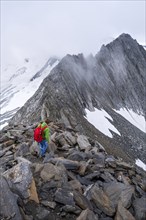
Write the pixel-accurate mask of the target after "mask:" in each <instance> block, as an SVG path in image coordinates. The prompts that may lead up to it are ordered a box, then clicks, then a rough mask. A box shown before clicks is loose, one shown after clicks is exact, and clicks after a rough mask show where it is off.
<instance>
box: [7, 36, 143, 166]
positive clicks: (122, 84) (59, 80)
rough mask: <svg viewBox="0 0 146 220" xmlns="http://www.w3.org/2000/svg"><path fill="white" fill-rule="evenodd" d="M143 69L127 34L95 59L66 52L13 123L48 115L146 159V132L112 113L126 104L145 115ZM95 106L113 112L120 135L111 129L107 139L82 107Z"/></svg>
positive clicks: (139, 50) (117, 151)
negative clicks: (87, 118) (87, 117)
mask: <svg viewBox="0 0 146 220" xmlns="http://www.w3.org/2000/svg"><path fill="white" fill-rule="evenodd" d="M145 72H146V51H145V50H144V49H143V47H142V46H140V45H139V44H138V43H137V42H136V41H135V40H133V39H132V38H131V36H129V35H128V34H122V35H121V36H119V37H118V38H117V39H116V40H114V41H113V42H112V43H110V44H108V45H106V46H102V48H101V50H100V51H99V53H97V55H96V56H95V57H93V56H89V57H88V58H85V57H84V56H83V55H82V54H79V55H77V56H76V55H73V56H71V55H67V56H66V57H64V58H63V59H62V60H61V61H60V62H59V64H58V65H57V66H56V67H55V68H54V69H53V70H52V71H51V73H50V74H49V76H48V77H47V78H45V80H44V81H43V82H42V84H41V85H40V87H39V89H38V90H37V91H36V93H35V94H34V95H33V97H32V98H30V99H29V100H28V101H27V102H26V104H25V105H24V106H23V107H22V108H21V109H20V110H19V111H18V112H17V113H16V114H15V116H14V117H13V118H12V120H11V124H17V123H25V124H28V123H34V122H36V121H39V120H41V119H43V118H45V117H49V118H51V119H53V120H54V121H59V122H63V123H65V124H66V126H70V127H72V128H75V129H77V130H78V131H80V132H82V133H84V134H87V135H88V136H90V137H91V138H95V139H96V140H98V141H100V143H101V144H103V145H104V146H105V148H106V150H107V151H108V152H110V151H111V149H112V151H113V152H112V153H114V155H119V156H121V155H123V153H122V152H121V149H123V150H124V151H125V149H126V151H127V154H129V156H128V157H131V158H132V159H134V158H137V157H139V158H140V159H141V160H143V161H144V162H146V159H145V157H144V154H145V153H146V145H145V141H146V139H145V138H146V137H145V133H144V132H141V131H140V130H138V129H137V128H136V127H134V126H133V125H132V124H129V122H128V121H126V120H124V118H122V117H120V116H119V115H118V114H116V113H115V112H114V109H120V108H122V107H125V108H127V109H132V110H133V111H134V112H136V113H138V114H141V115H143V116H145V112H146V105H145V97H146V90H145V85H146V75H145ZM94 107H96V108H98V109H105V110H106V111H107V112H108V113H109V114H111V115H112V118H113V122H112V123H113V124H114V126H115V127H116V128H117V127H118V128H119V129H120V132H121V136H118V135H116V134H114V133H113V134H114V138H113V139H109V138H108V137H107V136H106V135H104V134H102V133H101V132H100V131H98V130H97V129H95V128H94V127H93V126H92V125H91V124H90V123H89V122H88V121H87V120H86V119H85V117H84V116H85V115H86V113H85V108H87V109H89V110H90V111H93V110H94ZM124 155H125V153H124ZM124 157H125V156H124ZM125 159H126V157H125Z"/></svg>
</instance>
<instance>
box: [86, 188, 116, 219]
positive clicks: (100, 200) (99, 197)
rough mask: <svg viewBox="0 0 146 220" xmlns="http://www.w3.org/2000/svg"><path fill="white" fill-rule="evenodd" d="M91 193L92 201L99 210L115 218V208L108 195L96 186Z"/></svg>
mask: <svg viewBox="0 0 146 220" xmlns="http://www.w3.org/2000/svg"><path fill="white" fill-rule="evenodd" d="M90 192H91V199H92V200H93V202H94V203H95V205H96V206H97V208H98V209H100V210H102V211H103V212H104V213H105V214H106V215H109V216H113V215H114V213H115V207H114V205H113V203H112V201H111V200H110V198H109V197H108V196H107V194H106V193H105V192H104V191H103V190H102V189H100V188H99V186H98V185H94V186H93V187H92V188H91V190H90Z"/></svg>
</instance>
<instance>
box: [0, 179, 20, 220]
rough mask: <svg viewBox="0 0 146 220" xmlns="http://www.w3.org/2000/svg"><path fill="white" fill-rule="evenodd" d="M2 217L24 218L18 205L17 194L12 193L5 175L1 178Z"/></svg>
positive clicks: (0, 199) (0, 213)
mask: <svg viewBox="0 0 146 220" xmlns="http://www.w3.org/2000/svg"><path fill="white" fill-rule="evenodd" d="M0 217H1V219H13V220H18V219H19V220H22V216H21V214H20V210H19V208H18V205H17V196H16V195H15V194H14V193H12V191H11V190H10V188H9V185H8V183H7V181H6V179H5V178H4V177H3V176H1V178H0Z"/></svg>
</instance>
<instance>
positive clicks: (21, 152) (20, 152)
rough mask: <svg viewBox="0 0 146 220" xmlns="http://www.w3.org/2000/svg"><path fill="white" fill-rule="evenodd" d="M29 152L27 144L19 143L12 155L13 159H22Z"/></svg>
mask: <svg viewBox="0 0 146 220" xmlns="http://www.w3.org/2000/svg"><path fill="white" fill-rule="evenodd" d="M28 152H29V146H28V144H27V143H25V142H24V143H21V144H20V145H19V146H18V149H17V151H16V152H15V155H14V158H16V157H19V156H20V157H23V156H25V155H26V154H27V153H28Z"/></svg>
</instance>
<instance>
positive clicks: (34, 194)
mask: <svg viewBox="0 0 146 220" xmlns="http://www.w3.org/2000/svg"><path fill="white" fill-rule="evenodd" d="M29 193H30V197H29V200H33V201H35V202H36V203H39V198H38V194H37V190H36V186H35V181H34V179H32V182H31V185H30V188H29Z"/></svg>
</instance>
